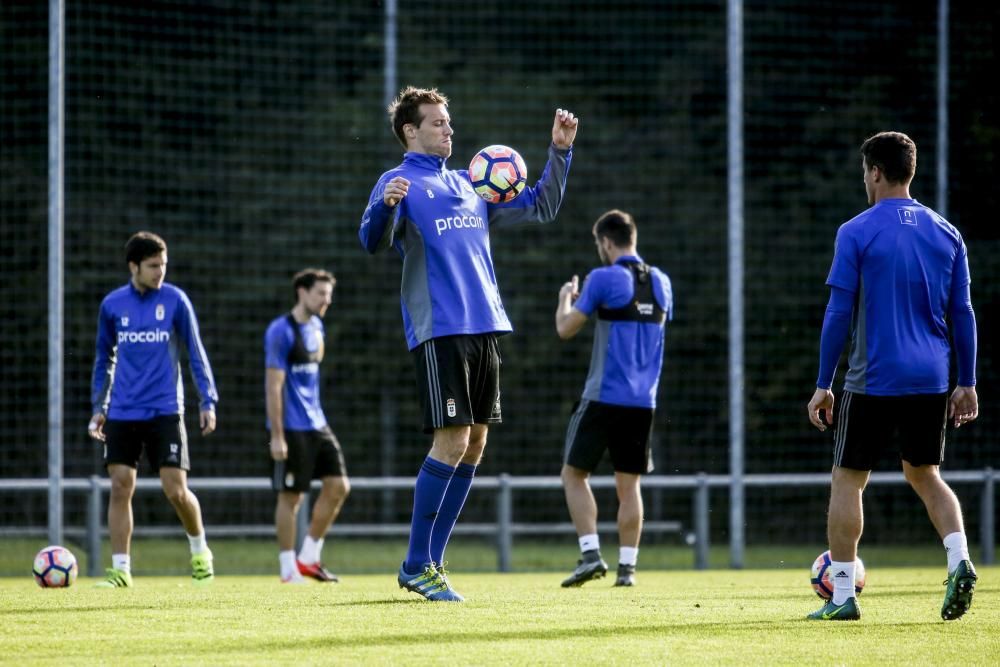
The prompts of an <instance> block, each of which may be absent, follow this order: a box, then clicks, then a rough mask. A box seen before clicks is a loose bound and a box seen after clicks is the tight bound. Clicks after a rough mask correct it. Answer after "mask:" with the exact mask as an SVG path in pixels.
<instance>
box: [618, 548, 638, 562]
mask: <svg viewBox="0 0 1000 667" xmlns="http://www.w3.org/2000/svg"><path fill="white" fill-rule="evenodd" d="M638 559H639V547H618V564H619V565H635V563H636V561H637V560H638Z"/></svg>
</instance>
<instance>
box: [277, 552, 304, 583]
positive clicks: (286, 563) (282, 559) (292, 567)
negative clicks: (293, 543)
mask: <svg viewBox="0 0 1000 667" xmlns="http://www.w3.org/2000/svg"><path fill="white" fill-rule="evenodd" d="M278 563H279V564H280V565H281V578H282V579H285V580H288V579H294V578H297V577H298V576H299V568H298V566H297V565H296V564H295V551H294V550H293V549H289V550H288V551H279V552H278Z"/></svg>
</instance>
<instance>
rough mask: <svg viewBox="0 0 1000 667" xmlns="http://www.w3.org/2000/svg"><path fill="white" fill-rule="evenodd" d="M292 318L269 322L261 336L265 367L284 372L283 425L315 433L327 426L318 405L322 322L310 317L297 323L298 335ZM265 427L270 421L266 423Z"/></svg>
mask: <svg viewBox="0 0 1000 667" xmlns="http://www.w3.org/2000/svg"><path fill="white" fill-rule="evenodd" d="M290 319H291V316H289V315H282V316H281V317H279V318H277V319H275V320H274V321H273V322H271V324H270V326H268V327H267V333H266V334H264V365H265V367H267V368H276V369H278V370H282V371H285V386H284V389H283V390H282V391H283V399H282V401H283V405H284V410H283V411H282V412H283V415H284V416H283V419H282V421H283V423H284V426H285V428H286V429H287V430H289V431H318V430H320V429H322V428H323V427H324V426H326V425H327V421H326V416H325V415H324V414H323V408H322V406H321V405H320V403H319V363H320V362H321V361H322V360H323V349H324V345H323V339H324V337H325V333H326V332H325V330H324V329H323V321H322V320H320V319H319V317H317V316H315V315H313V316H312V317H310V318H309V321H307V322H306V323H304V324H299V323H298V322H296V323H295V324H296V325H297V328H298V330H299V336H298V337H296V335H295V330H294V329H292V322H291V321H290ZM267 428H268V429H270V428H271V421H270V420H267Z"/></svg>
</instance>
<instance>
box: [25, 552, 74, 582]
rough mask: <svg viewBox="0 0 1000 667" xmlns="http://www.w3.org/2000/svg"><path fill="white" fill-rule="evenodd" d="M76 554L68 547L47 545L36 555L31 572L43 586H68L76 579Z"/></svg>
mask: <svg viewBox="0 0 1000 667" xmlns="http://www.w3.org/2000/svg"><path fill="white" fill-rule="evenodd" d="M77 570H78V568H77V565H76V556H74V555H73V552H72V551H70V550H69V549H67V548H66V547H60V546H49V547H45V548H44V549H42V550H41V551H39V552H38V554H37V555H36V556H35V562H34V563H33V564H32V566H31V574H32V575H34V577H35V583H37V584H38V585H39V586H41V587H42V588H66V587H67V586H72V585H73V582H74V581H76V574H77Z"/></svg>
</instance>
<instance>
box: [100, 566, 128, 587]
mask: <svg viewBox="0 0 1000 667" xmlns="http://www.w3.org/2000/svg"><path fill="white" fill-rule="evenodd" d="M105 573H106V575H107V576H106V577H105V578H104V581H99V582H97V583H96V584H94V588H132V573H131V572H129V571H127V570H117V569H115V568H113V567H109V568H108V569H107V570H106V571H105Z"/></svg>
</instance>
